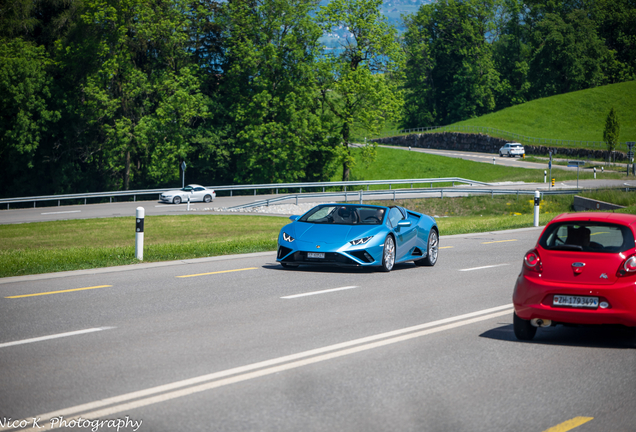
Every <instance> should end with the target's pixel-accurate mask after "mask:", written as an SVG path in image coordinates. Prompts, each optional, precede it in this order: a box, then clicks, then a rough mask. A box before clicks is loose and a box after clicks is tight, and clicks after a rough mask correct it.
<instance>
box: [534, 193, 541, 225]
mask: <svg viewBox="0 0 636 432" xmlns="http://www.w3.org/2000/svg"><path fill="white" fill-rule="evenodd" d="M540 202H541V194H540V193H539V191H534V226H536V227H538V226H539V203H540Z"/></svg>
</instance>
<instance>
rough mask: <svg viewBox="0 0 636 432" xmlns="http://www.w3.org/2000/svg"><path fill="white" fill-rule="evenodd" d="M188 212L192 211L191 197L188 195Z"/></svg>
mask: <svg viewBox="0 0 636 432" xmlns="http://www.w3.org/2000/svg"><path fill="white" fill-rule="evenodd" d="M187 211H190V195H188V208H187Z"/></svg>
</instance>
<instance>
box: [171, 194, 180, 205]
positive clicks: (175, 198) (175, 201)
mask: <svg viewBox="0 0 636 432" xmlns="http://www.w3.org/2000/svg"><path fill="white" fill-rule="evenodd" d="M172 202H173V203H175V204H181V197H178V196H176V197H174V199H173V200H172Z"/></svg>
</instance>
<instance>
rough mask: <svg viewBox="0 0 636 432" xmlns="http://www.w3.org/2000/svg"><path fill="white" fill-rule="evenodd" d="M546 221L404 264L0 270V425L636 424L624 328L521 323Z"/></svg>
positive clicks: (633, 361)
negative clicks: (517, 287) (522, 291)
mask: <svg viewBox="0 0 636 432" xmlns="http://www.w3.org/2000/svg"><path fill="white" fill-rule="evenodd" d="M539 233H540V228H530V229H523V230H513V231H502V232H497V233H483V234H473V235H458V236H447V237H445V236H442V238H441V247H442V249H441V250H440V259H439V262H438V265H437V266H435V267H432V268H428V267H415V266H414V265H413V264H412V263H407V264H401V265H398V266H397V267H396V269H395V270H394V271H392V272H391V273H379V272H373V271H368V270H355V269H354V270H340V269H327V268H310V267H300V268H299V269H297V270H284V269H282V267H280V266H279V265H277V264H276V263H275V256H274V254H273V253H261V254H252V255H245V256H233V257H220V258H206V259H198V260H188V261H179V262H170V263H158V264H138V265H133V266H127V267H122V268H109V269H101V270H99V269H97V270H88V271H77V272H69V273H63V274H54V275H40V276H26V277H19V278H4V279H0V294H1V295H0V328H1V329H2V332H1V333H0V365H1V370H2V372H3V373H2V374H0V431H3V430H14V429H13V428H10V427H7V426H6V424H7V420H6V419H8V418H11V420H12V421H14V422H15V421H18V422H19V421H20V420H23V419H24V420H25V422H24V423H23V424H25V425H27V429H28V428H29V427H31V429H33V430H45V429H44V426H49V425H50V424H51V422H50V421H49V420H48V419H49V418H53V419H58V420H59V419H60V416H62V417H63V420H64V421H66V422H67V425H68V426H69V427H66V428H63V430H68V431H77V430H91V429H90V428H91V427H92V426H93V425H96V426H97V429H96V430H100V431H105V430H109V431H112V430H116V429H115V428H108V427H107V426H108V422H106V423H103V424H102V425H101V426H100V424H95V423H91V422H93V421H95V420H99V419H101V420H110V421H112V422H115V421H116V420H121V422H122V423H121V424H124V423H125V422H126V421H128V427H124V428H120V429H119V430H125V431H130V430H135V427H137V429H136V430H139V431H148V432H150V431H152V432H163V431H165V432H175V431H231V432H235V431H239V432H240V431H257V430H258V431H420V432H421V431H454V432H455V431H467V432H468V431H470V432H474V431H518V432H526V431H527V432H542V431H547V430H550V428H553V427H558V428H557V429H552V430H551V431H566V430H571V429H572V428H574V429H573V430H574V431H575V432H588V431H589V432H591V431H594V432H599V431H601V432H602V431H608V432H609V431H611V432H622V431H624V432H633V431H634V430H635V429H636V427H635V425H636V410H635V409H634V408H635V405H634V401H635V400H636V376H635V375H634V370H636V349H635V348H634V342H633V341H630V340H629V339H628V338H627V335H626V334H625V333H622V332H620V331H617V330H615V329H591V330H590V329H579V328H563V327H556V328H549V329H540V330H539V331H538V333H537V337H536V338H535V340H534V341H532V342H519V341H517V340H516V339H515V337H514V335H513V332H512V325H511V323H512V307H511V295H512V288H513V285H514V281H515V278H516V276H517V274H518V272H519V268H520V266H521V260H522V257H523V254H524V252H525V251H526V250H528V249H529V248H531V247H532V246H533V245H534V243H535V242H536V238H537V237H538V235H539ZM80 331H83V332H82V333H71V332H80ZM34 338H45V339H34ZM77 417H81V419H82V421H84V423H82V424H83V425H85V426H88V428H83V429H82V428H78V427H73V426H77V425H76V424H74V423H72V420H73V418H77ZM3 419H5V420H4V421H5V423H4V424H5V426H4V427H2V420H3ZM33 419H36V420H37V419H39V421H38V422H37V424H36V425H35V426H36V427H35V428H33V426H34V425H33V421H34V420H33ZM86 419H90V422H88V420H86ZM132 422H141V424H139V423H132ZM18 424H19V423H18ZM56 424H59V423H56ZM111 424H112V425H115V424H116V423H111ZM38 426H39V427H38Z"/></svg>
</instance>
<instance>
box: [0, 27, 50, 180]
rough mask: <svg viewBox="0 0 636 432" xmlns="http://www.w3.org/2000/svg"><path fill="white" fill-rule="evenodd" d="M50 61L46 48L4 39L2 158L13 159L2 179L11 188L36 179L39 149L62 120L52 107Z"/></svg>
mask: <svg viewBox="0 0 636 432" xmlns="http://www.w3.org/2000/svg"><path fill="white" fill-rule="evenodd" d="M50 63H51V61H50V59H49V58H48V56H47V55H46V53H45V51H44V48H43V47H38V46H36V45H35V44H33V43H30V42H25V41H23V40H22V39H20V38H16V39H0V157H1V158H2V160H4V161H11V163H8V164H3V165H4V166H3V169H2V175H1V176H0V179H2V182H1V183H2V184H3V185H6V187H7V190H9V189H10V188H9V185H11V186H13V187H15V186H18V185H19V184H20V182H23V181H28V179H33V178H34V171H33V167H34V163H35V160H36V154H37V150H38V148H39V146H40V144H41V142H42V141H43V140H44V139H45V137H46V135H47V133H48V129H49V128H50V127H51V126H52V125H53V124H54V123H55V122H56V121H57V120H58V119H59V112H57V111H55V110H54V109H52V108H51V100H50V99H51V90H50V87H51V81H52V80H51V76H50V75H49V73H48V72H47V66H49V65H50ZM29 183H30V181H29ZM18 187H19V186H18ZM18 190H20V189H18Z"/></svg>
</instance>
